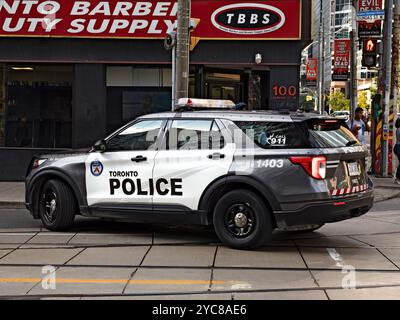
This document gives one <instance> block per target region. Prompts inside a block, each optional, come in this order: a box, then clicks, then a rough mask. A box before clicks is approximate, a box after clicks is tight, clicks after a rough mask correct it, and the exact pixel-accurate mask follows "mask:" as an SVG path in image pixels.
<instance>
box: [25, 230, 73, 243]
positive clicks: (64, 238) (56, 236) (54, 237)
mask: <svg viewBox="0 0 400 320" xmlns="http://www.w3.org/2000/svg"><path fill="white" fill-rule="evenodd" d="M74 235H75V233H53V232H41V233H39V234H37V235H36V236H34V237H33V238H32V239H31V240H29V241H28V242H27V243H28V244H51V245H58V244H67V243H68V241H69V240H71V239H72V237H73V236H74Z"/></svg>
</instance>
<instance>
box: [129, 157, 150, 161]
mask: <svg viewBox="0 0 400 320" xmlns="http://www.w3.org/2000/svg"><path fill="white" fill-rule="evenodd" d="M131 160H132V162H145V161H147V158H146V157H143V156H137V157H136V158H132V159H131Z"/></svg>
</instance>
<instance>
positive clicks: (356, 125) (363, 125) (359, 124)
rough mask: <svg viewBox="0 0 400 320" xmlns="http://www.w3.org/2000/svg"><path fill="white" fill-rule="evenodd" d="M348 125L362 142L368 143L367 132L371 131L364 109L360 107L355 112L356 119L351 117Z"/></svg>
mask: <svg viewBox="0 0 400 320" xmlns="http://www.w3.org/2000/svg"><path fill="white" fill-rule="evenodd" d="M348 126H349V128H350V130H351V132H352V133H353V134H354V135H355V136H356V138H357V139H358V141H360V142H361V143H362V144H364V145H365V144H366V141H365V132H366V131H369V130H370V128H369V125H368V121H367V119H366V117H365V115H364V109H363V108H360V107H358V108H357V109H356V112H355V116H354V119H350V120H349V123H348Z"/></svg>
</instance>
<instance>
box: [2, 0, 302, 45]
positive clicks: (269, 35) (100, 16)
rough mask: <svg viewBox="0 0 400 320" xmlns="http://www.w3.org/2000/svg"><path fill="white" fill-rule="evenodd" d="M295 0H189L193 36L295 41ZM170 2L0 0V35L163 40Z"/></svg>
mask: <svg viewBox="0 0 400 320" xmlns="http://www.w3.org/2000/svg"><path fill="white" fill-rule="evenodd" d="M301 8H302V3H301V0H280V1H279V0H275V1H274V0H271V1H240V2H238V1H233V0H219V1H211V0H192V18H194V19H197V20H198V21H199V23H198V25H197V28H196V30H195V31H194V32H193V36H195V37H198V38H200V39H205V40H217V39H218V40H225V39H226V40H229V39H248V40H257V39H258V40H260V39H263V40H272V39H274V40H275V39H276V40H298V39H300V38H301ZM177 14H178V4H177V3H176V2H175V1H118V0H106V1H101V0H91V1H78V0H68V1H65V0H0V36H11V37H18V36H19V37H74V38H75V37H82V38H91V37H94V38H127V39H132V38H143V39H163V38H164V37H165V35H166V34H167V33H168V32H171V31H173V29H174V27H175V22H176V20H177Z"/></svg>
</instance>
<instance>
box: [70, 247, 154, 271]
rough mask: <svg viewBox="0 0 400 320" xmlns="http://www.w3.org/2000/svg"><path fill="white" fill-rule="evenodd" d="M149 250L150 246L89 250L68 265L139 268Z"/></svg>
mask: <svg viewBox="0 0 400 320" xmlns="http://www.w3.org/2000/svg"><path fill="white" fill-rule="evenodd" d="M148 249H149V247H148V246H141V247H139V246H135V247H109V248H87V249H85V250H84V251H82V252H81V253H80V254H79V255H78V256H76V257H75V258H73V259H72V260H71V261H69V262H68V264H71V265H92V266H94V265H115V266H125V265H126V266H138V265H140V263H141V261H142V260H143V257H144V256H145V254H146V252H147V251H148Z"/></svg>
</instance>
